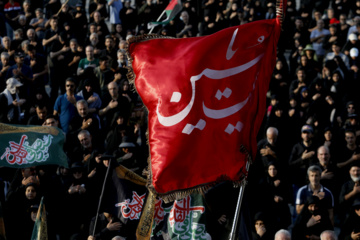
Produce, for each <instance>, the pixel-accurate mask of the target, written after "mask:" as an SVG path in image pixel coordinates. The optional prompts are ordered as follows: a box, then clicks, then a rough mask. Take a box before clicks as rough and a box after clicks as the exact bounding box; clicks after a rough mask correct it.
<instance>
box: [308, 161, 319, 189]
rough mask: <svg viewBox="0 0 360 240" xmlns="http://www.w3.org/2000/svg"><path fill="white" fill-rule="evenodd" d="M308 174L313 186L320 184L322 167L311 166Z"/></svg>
mask: <svg viewBox="0 0 360 240" xmlns="http://www.w3.org/2000/svg"><path fill="white" fill-rule="evenodd" d="M307 175H308V178H309V182H310V184H311V186H319V184H320V178H321V168H320V167H319V166H317V165H312V166H310V167H309V168H308V170H307Z"/></svg>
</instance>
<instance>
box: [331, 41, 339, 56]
mask: <svg viewBox="0 0 360 240" xmlns="http://www.w3.org/2000/svg"><path fill="white" fill-rule="evenodd" d="M331 50H332V51H333V52H334V53H335V54H339V53H340V51H341V46H340V44H339V43H338V42H336V41H335V42H334V43H333V44H332V45H331Z"/></svg>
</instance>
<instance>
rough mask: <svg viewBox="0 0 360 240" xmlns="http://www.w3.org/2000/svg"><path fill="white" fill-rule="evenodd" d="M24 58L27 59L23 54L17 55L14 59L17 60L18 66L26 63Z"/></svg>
mask: <svg viewBox="0 0 360 240" xmlns="http://www.w3.org/2000/svg"><path fill="white" fill-rule="evenodd" d="M24 57H25V55H24V53H22V52H17V53H15V57H14V59H15V62H16V64H19V65H22V64H23V63H24Z"/></svg>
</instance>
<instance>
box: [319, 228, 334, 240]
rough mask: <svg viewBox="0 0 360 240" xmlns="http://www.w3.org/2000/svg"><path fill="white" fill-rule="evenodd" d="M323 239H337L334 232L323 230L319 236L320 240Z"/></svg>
mask: <svg viewBox="0 0 360 240" xmlns="http://www.w3.org/2000/svg"><path fill="white" fill-rule="evenodd" d="M326 235H327V236H326ZM325 239H331V240H337V239H338V237H337V236H336V234H335V232H334V231H331V230H325V231H323V232H322V233H321V234H320V240H325Z"/></svg>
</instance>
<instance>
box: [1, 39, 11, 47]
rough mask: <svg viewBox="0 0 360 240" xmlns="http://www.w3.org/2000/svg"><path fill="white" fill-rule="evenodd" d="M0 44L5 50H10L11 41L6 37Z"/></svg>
mask: <svg viewBox="0 0 360 240" xmlns="http://www.w3.org/2000/svg"><path fill="white" fill-rule="evenodd" d="M2 44H3V46H4V48H5V49H10V45H11V39H10V38H9V37H8V36H5V37H3V38H2Z"/></svg>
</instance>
